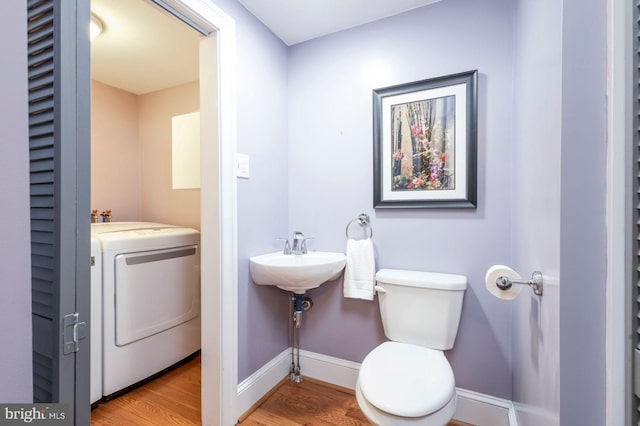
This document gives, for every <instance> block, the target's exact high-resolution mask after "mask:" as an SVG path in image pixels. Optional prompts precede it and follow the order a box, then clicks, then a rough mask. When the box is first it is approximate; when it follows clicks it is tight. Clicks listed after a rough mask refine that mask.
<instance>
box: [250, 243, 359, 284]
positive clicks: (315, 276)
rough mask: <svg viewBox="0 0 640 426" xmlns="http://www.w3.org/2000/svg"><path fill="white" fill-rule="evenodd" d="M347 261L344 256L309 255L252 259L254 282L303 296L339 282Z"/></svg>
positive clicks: (276, 254) (261, 256)
mask: <svg viewBox="0 0 640 426" xmlns="http://www.w3.org/2000/svg"><path fill="white" fill-rule="evenodd" d="M346 262H347V257H346V256H345V255H344V254H342V253H333V252H321V251H315V252H309V253H307V254H282V252H277V253H269V254H263V255H260V256H253V257H250V258H249V268H250V271H251V278H253V282H255V283H256V284H261V285H274V286H276V287H278V288H281V289H282V290H287V291H292V292H294V293H298V294H302V293H304V292H305V291H307V290H310V289H312V288H316V287H319V286H320V285H321V284H323V283H325V282H327V281H331V280H333V279H335V278H338V276H339V275H340V273H341V272H342V270H343V269H344V265H345V263H346Z"/></svg>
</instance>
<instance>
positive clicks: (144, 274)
mask: <svg viewBox="0 0 640 426" xmlns="http://www.w3.org/2000/svg"><path fill="white" fill-rule="evenodd" d="M92 238H93V239H94V240H96V241H97V243H98V247H97V248H96V247H94V244H93V241H92V251H97V250H99V251H100V261H101V266H102V273H101V281H102V283H101V287H102V292H101V293H99V292H94V293H97V294H98V295H100V294H101V296H102V301H101V303H99V304H100V306H101V308H102V315H101V316H102V321H101V324H102V327H101V328H102V329H101V332H102V338H101V340H98V339H96V338H95V337H94V339H92V355H93V353H94V351H93V349H94V348H93V342H96V341H101V343H102V348H101V351H100V352H101V356H102V360H101V362H100V361H96V362H95V363H94V367H93V368H92V370H93V371H92V380H93V377H94V376H97V374H96V373H95V368H96V367H97V365H101V374H100V379H101V382H102V383H101V395H100V397H102V396H110V395H112V394H114V393H116V392H118V391H120V390H123V389H125V388H127V387H129V386H131V385H134V384H136V383H138V382H140V381H142V380H144V379H146V378H148V377H150V376H152V375H154V374H156V373H158V372H160V371H162V370H164V369H166V368H168V367H170V366H172V365H173V364H175V363H177V362H179V361H181V360H182V359H184V358H186V357H188V356H189V355H191V354H193V353H195V352H197V351H198V350H199V349H200V234H199V232H198V231H196V230H194V229H191V228H182V227H177V226H171V225H164V224H158V223H149V222H121V223H118V222H115V223H107V224H93V225H92ZM96 264H97V262H96ZM92 286H93V283H92ZM96 287H97V286H93V288H94V289H95V288H96ZM92 299H93V298H92ZM95 303H98V302H95ZM92 319H93V314H92ZM92 331H93V330H92ZM95 357H97V355H95V356H92V361H94V359H93V358H95ZM91 387H92V395H91V399H92V402H95V401H94V398H95V397H96V395H97V392H95V391H94V383H92V386H91ZM96 387H97V386H96ZM100 397H99V398H100ZM99 398H98V399H99Z"/></svg>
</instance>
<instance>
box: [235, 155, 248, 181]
mask: <svg viewBox="0 0 640 426" xmlns="http://www.w3.org/2000/svg"><path fill="white" fill-rule="evenodd" d="M236 176H237V177H239V178H244V179H249V156H248V155H247V154H237V153H236Z"/></svg>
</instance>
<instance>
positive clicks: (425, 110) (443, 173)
mask: <svg viewBox="0 0 640 426" xmlns="http://www.w3.org/2000/svg"><path fill="white" fill-rule="evenodd" d="M391 115H392V118H391V134H392V136H391V139H392V147H391V148H392V151H393V152H392V155H391V159H392V166H391V167H392V171H393V172H392V176H391V178H392V179H393V183H392V190H393V191H430V190H447V189H454V188H455V176H454V164H455V162H454V153H455V147H454V144H455V97H454V96H446V97H441V98H437V99H428V100H423V101H419V102H409V103H404V104H399V105H392V106H391Z"/></svg>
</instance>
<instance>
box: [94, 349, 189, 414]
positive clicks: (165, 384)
mask: <svg viewBox="0 0 640 426" xmlns="http://www.w3.org/2000/svg"><path fill="white" fill-rule="evenodd" d="M170 424H171V425H185V426H187V425H200V424H201V419H200V356H199V355H198V356H197V357H195V358H194V359H192V360H190V361H189V362H187V363H185V364H183V365H181V366H179V367H177V368H175V369H173V370H171V371H169V372H167V373H165V374H163V375H162V376H160V377H158V378H156V379H155V380H153V381H151V382H149V383H147V384H145V385H144V386H141V387H139V388H137V389H134V390H132V391H130V392H127V393H125V394H123V395H120V396H119V397H117V398H114V399H112V400H110V401H108V402H105V403H102V404H100V405H98V407H96V408H95V409H94V410H93V411H92V412H91V425H92V426H115V425H135V426H138V425H140V426H164V425H170Z"/></svg>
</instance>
